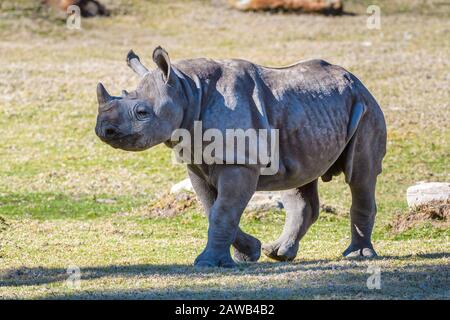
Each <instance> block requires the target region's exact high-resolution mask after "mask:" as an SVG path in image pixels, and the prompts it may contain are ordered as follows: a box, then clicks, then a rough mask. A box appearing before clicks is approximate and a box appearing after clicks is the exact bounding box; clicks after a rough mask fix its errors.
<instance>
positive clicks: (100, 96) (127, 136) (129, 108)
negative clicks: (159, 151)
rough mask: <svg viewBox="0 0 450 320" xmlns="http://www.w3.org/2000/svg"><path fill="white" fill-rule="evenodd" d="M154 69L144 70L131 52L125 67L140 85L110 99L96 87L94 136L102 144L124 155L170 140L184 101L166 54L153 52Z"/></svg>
mask: <svg viewBox="0 0 450 320" xmlns="http://www.w3.org/2000/svg"><path fill="white" fill-rule="evenodd" d="M153 61H154V62H155V63H156V65H157V68H156V69H155V70H153V71H149V70H147V68H146V67H144V66H143V65H142V64H141V62H140V60H139V57H138V56H137V55H135V54H134V52H133V51H130V52H129V53H128V56H127V63H128V66H130V68H132V69H133V70H134V71H135V72H136V73H137V74H138V75H140V76H141V81H140V83H139V85H138V88H137V89H136V90H135V91H132V92H130V93H128V92H127V91H125V90H124V91H122V95H121V96H120V97H119V96H111V95H110V94H109V93H108V92H107V91H106V89H105V87H104V86H103V85H102V84H101V83H99V84H98V85H97V100H98V105H99V107H98V116H97V124H96V127H95V133H96V134H97V136H98V137H99V138H100V139H101V140H102V141H103V142H105V143H107V144H109V145H111V146H112V147H114V148H120V149H123V150H127V151H142V150H145V149H148V148H150V147H152V146H155V145H157V144H159V143H162V142H165V141H168V140H170V137H171V134H172V132H173V131H174V130H175V129H177V128H179V127H180V125H181V122H182V120H183V114H184V109H185V108H186V103H187V101H186V99H185V97H184V96H183V95H182V89H181V83H180V79H179V78H178V76H177V75H176V74H175V72H174V71H173V68H172V66H171V63H170V59H169V56H168V54H167V52H166V51H165V50H164V49H162V48H161V47H158V48H156V49H155V50H154V52H153Z"/></svg>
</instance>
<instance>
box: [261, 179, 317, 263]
mask: <svg viewBox="0 0 450 320" xmlns="http://www.w3.org/2000/svg"><path fill="white" fill-rule="evenodd" d="M281 196H282V201H283V205H284V207H285V210H286V221H285V224H284V228H283V232H282V234H281V236H280V237H279V238H278V239H277V240H275V241H274V242H271V243H269V244H265V245H263V248H262V249H263V252H264V253H265V254H266V255H267V256H268V257H269V258H272V259H275V260H278V261H292V260H294V258H295V257H296V256H297V251H298V247H299V241H300V239H301V238H302V237H303V236H304V235H305V234H306V231H308V229H309V227H310V226H311V225H312V224H313V223H314V222H315V221H316V220H317V218H318V216H319V195H318V192H317V180H315V181H313V182H311V183H309V184H307V185H305V186H303V187H300V188H297V189H293V190H288V191H285V192H283V193H282V195H281Z"/></svg>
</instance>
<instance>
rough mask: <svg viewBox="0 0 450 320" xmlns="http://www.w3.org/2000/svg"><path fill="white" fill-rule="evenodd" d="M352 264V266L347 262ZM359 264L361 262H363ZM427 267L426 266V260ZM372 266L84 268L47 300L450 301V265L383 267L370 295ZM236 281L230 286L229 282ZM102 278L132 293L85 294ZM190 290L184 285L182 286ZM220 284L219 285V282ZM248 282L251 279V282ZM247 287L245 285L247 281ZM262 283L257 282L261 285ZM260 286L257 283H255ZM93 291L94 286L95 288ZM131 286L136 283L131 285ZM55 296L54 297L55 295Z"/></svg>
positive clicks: (49, 271)
mask: <svg viewBox="0 0 450 320" xmlns="http://www.w3.org/2000/svg"><path fill="white" fill-rule="evenodd" d="M448 257H450V253H430V254H422V255H415V256H412V255H411V256H389V257H383V258H380V259H386V260H394V261H395V260H408V259H411V260H412V261H413V260H414V259H417V258H422V259H440V258H448ZM345 261H347V260H345ZM358 261H359V262H358ZM425 261H426V260H425ZM368 265H369V262H368V261H367V260H357V261H356V262H355V263H342V260H325V259H323V260H309V261H299V262H295V263H275V262H274V263H270V262H264V263H256V264H244V265H239V267H238V268H236V269H233V270H229V269H217V268H214V269H202V270H198V269H195V268H193V267H192V266H191V265H152V264H139V265H129V266H120V265H108V266H98V267H86V268H83V267H82V268H81V281H82V282H81V283H82V284H81V290H71V291H69V292H67V293H64V292H63V293H56V292H55V293H53V294H52V293H50V294H49V295H46V296H42V297H41V298H42V299H214V298H215V299H301V298H309V299H310V298H362V299H364V298H401V299H427V298H440V299H442V298H445V299H448V298H450V293H449V291H448V288H449V286H450V282H449V281H450V266H449V265H448V264H439V265H436V264H433V265H432V264H413V263H411V264H407V265H406V266H396V265H394V266H392V267H390V266H389V267H383V268H382V270H381V274H382V289H381V290H369V289H368V288H367V285H366V283H367V279H368V277H369V276H370V274H368V273H367V266H368ZM68 277H69V274H68V273H67V271H66V269H64V268H43V267H37V268H27V267H22V268H18V269H10V270H6V271H4V272H3V273H2V274H0V287H21V286H34V285H45V284H50V283H55V282H64V281H66V280H67V279H68ZM234 277H235V279H234V281H231V282H229V279H233V278H234ZM100 278H122V279H123V278H126V279H128V280H126V279H125V281H130V280H131V286H132V289H128V288H126V289H123V284H122V287H121V288H120V289H118V290H111V289H109V288H108V289H103V290H83V283H88V282H86V281H88V280H95V279H100ZM143 278H149V279H155V278H156V279H157V278H161V281H164V282H167V285H165V286H164V287H162V288H148V284H147V287H145V286H144V287H143V288H140V287H139V286H134V283H135V282H134V281H133V279H135V280H136V281H138V280H142V279H143ZM186 278H188V279H189V281H188V284H187V285H186V284H184V285H180V284H179V281H180V280H182V281H186ZM219 278H220V281H217V282H215V281H214V280H216V279H217V280H218V279H219ZM251 278H253V279H254V280H253V282H252V281H247V280H245V279H251ZM240 279H241V280H242V281H241V280H240ZM255 279H257V280H255ZM254 281H256V282H254ZM91 286H92V284H91ZM128 286H130V283H128ZM50 292H51V291H50Z"/></svg>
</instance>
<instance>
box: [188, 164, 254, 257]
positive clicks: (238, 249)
mask: <svg viewBox="0 0 450 320" xmlns="http://www.w3.org/2000/svg"><path fill="white" fill-rule="evenodd" d="M188 174H189V178H190V180H191V183H192V186H193V188H194V190H195V193H196V194H197V197H198V199H199V200H200V202H201V203H202V205H203V208H204V210H205V214H206V217H207V218H208V219H209V214H210V211H211V208H212V206H213V204H214V201H216V198H217V191H216V189H215V188H214V187H213V186H211V185H210V184H208V183H207V182H206V181H205V179H203V178H202V177H201V175H199V174H197V173H196V170H195V168H194V167H189V166H188ZM233 247H234V260H235V261H238V262H255V261H258V259H259V258H260V256H261V241H259V240H258V239H257V238H255V237H253V236H251V235H249V234H248V233H245V232H244V231H242V230H241V229H240V228H239V227H238V231H237V235H236V239H235V240H234V242H233Z"/></svg>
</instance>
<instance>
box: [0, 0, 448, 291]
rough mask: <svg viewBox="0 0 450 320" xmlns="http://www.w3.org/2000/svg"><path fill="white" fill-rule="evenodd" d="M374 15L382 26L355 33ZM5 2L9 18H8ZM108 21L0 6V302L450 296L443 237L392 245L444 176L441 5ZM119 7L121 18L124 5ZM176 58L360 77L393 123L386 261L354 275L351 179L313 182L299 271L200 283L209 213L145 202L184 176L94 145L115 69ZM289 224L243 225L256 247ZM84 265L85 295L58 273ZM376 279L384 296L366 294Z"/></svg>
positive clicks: (214, 8) (159, 153)
mask: <svg viewBox="0 0 450 320" xmlns="http://www.w3.org/2000/svg"><path fill="white" fill-rule="evenodd" d="M369 2H370V4H372V3H373V4H379V5H380V6H381V10H382V20H381V22H382V27H381V30H368V29H367V28H366V27H365V24H366V16H365V9H366V7H367V6H366V4H369ZM13 3H14V5H13ZM104 3H106V4H107V5H109V7H110V8H111V9H112V16H111V17H109V18H94V19H83V20H82V28H83V29H82V30H81V31H73V30H68V29H66V28H65V23H64V20H63V18H62V16H61V15H58V14H56V13H55V12H54V11H52V10H38V8H37V2H35V1H28V0H22V1H9V0H8V1H3V2H2V4H1V6H0V56H1V57H2V59H1V60H0V134H1V137H2V139H1V141H0V159H1V160H0V217H1V218H2V219H0V297H1V298H102V297H103V298H119V297H120V298H270V299H271V298H291V299H299V298H353V299H371V298H385V299H388V298H446V299H448V298H450V297H449V293H448V287H449V274H450V270H449V267H448V266H449V262H450V260H449V258H450V257H449V252H450V241H449V239H450V231H449V230H448V229H437V228H435V227H433V226H431V224H423V225H420V226H417V227H416V228H413V229H410V230H407V231H405V232H403V233H401V234H394V233H393V232H392V231H391V230H390V228H389V225H390V223H391V221H392V219H393V217H394V215H395V214H396V213H399V212H400V213H401V212H406V210H407V205H406V201H405V192H406V188H407V187H408V186H409V185H411V184H413V183H415V182H417V181H449V179H450V165H449V161H448V159H450V126H449V124H448V119H449V118H450V105H449V101H450V93H449V91H448V83H449V80H450V79H449V76H448V70H449V62H448V61H450V52H449V50H448V48H449V47H450V39H449V37H448V30H449V29H450V20H449V19H448V17H449V16H450V13H449V12H450V8H449V7H448V6H445V5H442V4H440V2H439V3H438V2H436V1H425V2H423V1H403V0H402V1H387V0H386V1H373V2H372V1H363V2H361V1H347V2H346V8H347V11H349V12H354V13H356V15H354V16H351V15H346V16H342V17H323V16H318V15H311V16H308V15H296V14H281V13H274V14H269V13H241V12H237V11H233V10H230V9H227V8H226V6H225V5H224V4H219V5H211V2H209V1H147V2H141V1H131V0H127V1H104ZM127 4H129V5H130V6H127ZM157 45H162V46H164V47H165V48H166V49H167V50H168V52H169V54H170V56H171V58H172V60H178V59H184V58H192V57H199V56H207V57H211V58H217V59H219V58H230V57H239V58H245V59H248V60H251V61H254V62H256V63H259V64H263V65H287V64H290V63H293V62H295V61H297V60H301V59H308V58H323V59H326V60H328V61H330V62H332V63H336V64H339V65H342V66H344V67H345V68H347V69H349V70H350V71H352V72H353V73H355V74H356V75H357V76H358V77H359V78H360V79H361V80H362V81H363V82H364V83H365V84H366V86H367V87H368V88H369V90H370V91H371V92H372V93H373V94H374V96H375V97H376V98H377V100H378V101H379V103H380V105H381V106H382V109H383V111H384V113H385V116H386V121H387V126H388V151H387V155H386V158H385V161H384V163H383V169H384V170H383V174H382V175H381V176H380V178H379V183H378V186H377V200H378V215H377V221H376V226H375V231H374V236H373V237H374V244H375V246H376V249H377V251H378V253H379V254H380V256H381V258H379V259H377V260H374V261H371V262H367V261H347V260H345V259H342V258H341V256H340V255H341V252H342V251H343V250H344V249H345V248H346V246H347V245H348V243H349V239H350V238H349V237H350V231H349V229H350V226H349V221H348V208H349V205H350V193H349V190H348V187H347V186H346V185H345V183H344V181H343V177H339V178H338V179H335V180H333V181H332V182H330V183H320V197H321V201H322V203H325V204H327V205H332V206H333V207H335V208H337V211H338V214H336V215H334V214H327V213H323V212H322V213H321V216H320V218H319V220H318V221H317V222H316V224H314V225H313V227H312V228H311V230H310V231H309V232H308V234H307V235H306V236H305V238H304V239H303V240H302V242H301V247H300V252H299V255H298V258H297V259H296V260H295V261H294V262H293V263H274V262H272V261H270V260H269V259H267V258H265V257H262V259H261V261H260V263H258V264H251V265H240V266H239V267H238V269H237V270H234V271H228V270H210V271H204V272H200V271H196V270H194V269H193V268H192V262H193V260H194V259H195V257H196V256H197V255H198V254H199V253H200V251H201V250H202V248H203V247H204V245H205V242H206V231H207V222H206V219H204V217H203V214H202V212H201V210H199V209H190V210H187V211H186V212H183V213H182V214H180V215H179V216H176V217H172V218H155V217H154V216H152V212H151V207H150V206H149V205H148V204H150V203H152V202H153V201H154V200H155V199H157V198H158V197H159V196H161V195H163V194H165V193H166V192H167V191H168V190H169V188H170V186H171V185H172V184H173V183H175V182H177V181H179V180H181V179H182V178H184V177H185V176H186V171H185V168H184V167H183V166H181V165H173V164H172V162H171V154H170V151H169V150H168V149H167V148H165V147H164V146H158V147H155V148H153V149H151V150H148V151H145V152H141V153H127V152H123V151H118V150H115V149H112V148H110V147H108V146H107V145H105V144H103V143H101V142H100V141H99V140H98V139H97V137H96V136H95V134H94V130H93V129H94V125H95V117H96V113H97V106H96V97H95V86H96V84H97V82H98V81H102V82H104V83H105V85H106V87H107V88H108V90H109V91H110V92H111V93H112V94H118V93H119V92H120V90H121V89H133V88H135V87H136V85H137V83H138V79H137V77H136V76H135V75H134V74H133V73H132V72H131V71H130V70H129V69H128V68H127V66H126V64H125V62H124V59H125V55H126V53H127V51H128V50H129V49H130V48H133V49H134V50H135V51H136V52H137V53H138V54H139V55H140V56H141V59H142V61H143V62H144V63H145V64H146V65H148V66H149V67H151V66H152V62H151V57H150V55H151V52H152V50H153V48H154V47H156V46H157ZM283 223H284V212H283V211H275V212H269V213H264V214H262V215H254V214H250V213H245V214H244V216H243V218H242V222H241V225H242V228H243V229H244V230H246V231H248V232H250V233H251V234H254V235H256V236H257V237H258V238H259V239H261V240H262V241H270V240H273V239H275V238H276V237H277V236H278V234H279V233H280V232H281V229H282V226H283ZM70 265H77V266H79V267H80V268H81V272H82V278H81V279H82V280H81V287H80V289H71V288H70V287H68V286H67V285H66V282H65V280H66V279H67V274H66V268H67V267H69V266H70ZM369 265H375V266H379V267H380V268H381V272H382V289H381V290H368V289H367V287H366V285H365V281H366V279H367V277H368V274H367V273H366V271H367V267H368V266H369Z"/></svg>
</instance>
